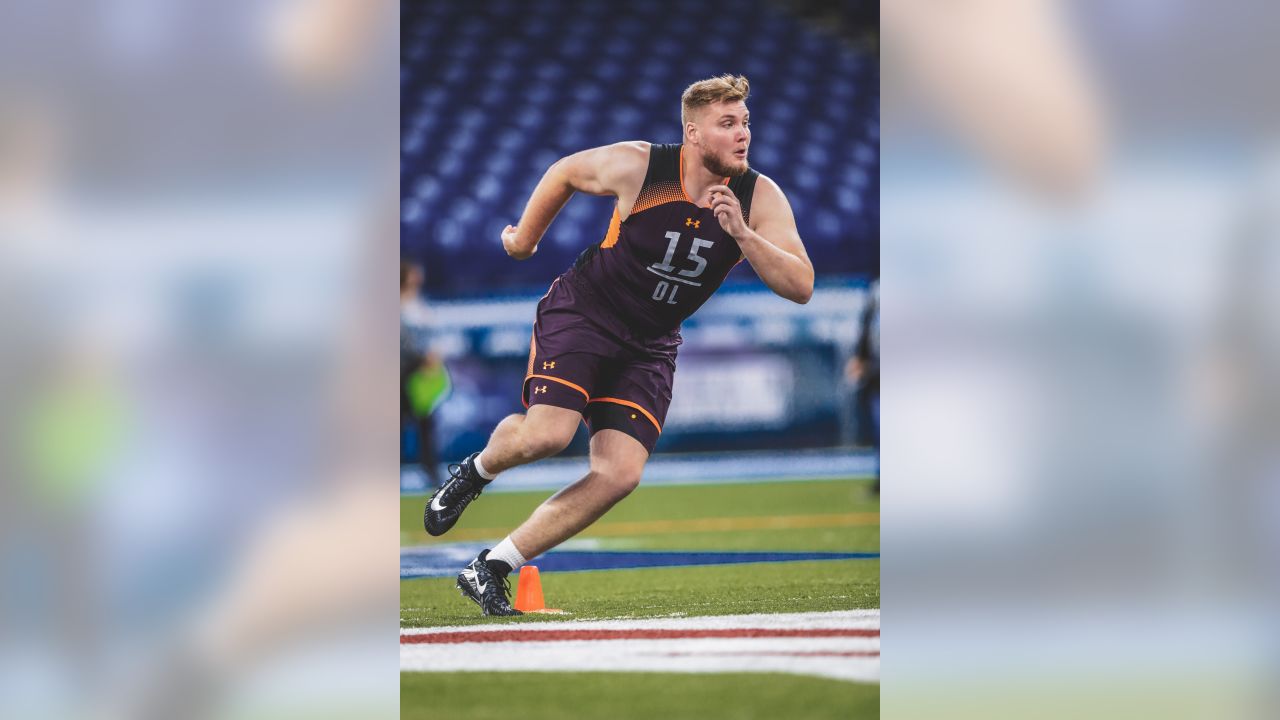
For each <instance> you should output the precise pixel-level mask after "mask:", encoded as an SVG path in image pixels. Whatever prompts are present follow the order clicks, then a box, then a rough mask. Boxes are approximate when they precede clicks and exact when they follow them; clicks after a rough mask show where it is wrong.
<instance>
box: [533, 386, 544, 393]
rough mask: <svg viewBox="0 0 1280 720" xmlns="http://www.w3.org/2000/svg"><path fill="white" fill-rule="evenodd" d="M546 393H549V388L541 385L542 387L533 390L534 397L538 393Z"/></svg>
mask: <svg viewBox="0 0 1280 720" xmlns="http://www.w3.org/2000/svg"><path fill="white" fill-rule="evenodd" d="M546 391H547V386H546V385H541V386H539V387H536V388H534V389H533V394H534V395H537V394H538V393H544V392H546Z"/></svg>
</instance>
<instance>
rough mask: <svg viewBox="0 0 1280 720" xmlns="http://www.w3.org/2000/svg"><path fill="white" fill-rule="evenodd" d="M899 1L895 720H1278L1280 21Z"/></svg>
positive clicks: (892, 44)
mask: <svg viewBox="0 0 1280 720" xmlns="http://www.w3.org/2000/svg"><path fill="white" fill-rule="evenodd" d="M942 5H943V4H939V3H934V2H929V1H927V0H894V1H893V2H883V3H881V12H882V13H883V17H882V22H883V40H884V59H885V79H886V83H885V93H886V98H887V102H886V104H885V109H884V127H885V129H886V130H885V136H884V155H885V161H884V164H883V166H882V181H883V191H884V194H883V201H882V208H881V209H882V233H883V248H884V275H883V278H882V282H883V288H884V292H883V302H884V316H883V325H884V328H885V332H884V334H883V347H884V361H885V363H886V366H887V367H888V368H890V371H889V372H888V373H886V375H885V379H886V384H885V388H884V395H885V398H886V400H887V411H886V412H885V415H884V428H883V429H884V438H885V440H884V445H883V467H884V470H885V472H886V478H887V482H886V486H885V491H884V505H883V510H882V512H883V528H884V529H883V543H884V548H885V550H884V552H885V558H886V562H885V564H884V571H883V580H884V604H885V608H886V612H885V641H884V642H885V645H884V647H885V650H884V684H883V695H882V699H883V705H882V708H883V712H884V717H895V718H897V717H906V718H926V717H930V718H931V717H940V716H945V717H950V718H977V717H981V718H993V717H1011V718H1012V717H1029V716H1034V717H1090V718H1104V717H1107V718H1110V717H1115V718H1133V717H1166V718H1171V717H1196V718H1228V717H1232V718H1234V717H1247V718H1267V717H1276V715H1277V712H1278V711H1280V709H1278V708H1277V704H1276V697H1275V690H1274V688H1275V682H1274V676H1275V673H1276V670H1277V665H1276V658H1277V651H1278V650H1280V646H1277V638H1278V637H1280V635H1278V634H1277V630H1278V629H1280V627H1278V626H1277V623H1276V620H1277V617H1276V613H1275V609H1276V608H1277V607H1280V604H1278V603H1277V597H1276V593H1275V588H1276V568H1277V564H1276V560H1275V557H1276V552H1277V550H1278V549H1280V545H1278V544H1277V537H1278V536H1277V533H1276V531H1275V528H1276V527H1278V526H1280V525H1278V524H1277V520H1278V519H1280V493H1278V492H1277V487H1276V482H1275V480H1276V469H1277V467H1280V464H1278V462H1277V461H1278V460H1280V457H1277V449H1278V448H1280V443H1278V442H1277V433H1276V430H1277V404H1276V400H1277V397H1276V388H1277V383H1276V382H1275V371H1276V368H1277V367H1280V354H1277V349H1280V344H1277V339H1278V335H1277V329H1278V328H1280V318H1278V317H1277V311H1278V309H1280V307H1278V306H1277V302H1276V301H1277V295H1276V292H1275V287H1277V282H1276V281H1277V280H1280V249H1278V247H1277V243H1276V238H1277V219H1280V216H1277V210H1276V209H1277V207H1280V205H1277V199H1280V195H1278V194H1277V191H1278V190H1280V184H1277V181H1278V180H1280V172H1277V171H1278V170H1280V165H1277V162H1276V161H1277V159H1280V154H1277V152H1276V148H1277V144H1276V141H1277V130H1280V123H1278V121H1280V116H1278V114H1277V110H1278V109H1280V103H1278V102H1277V97H1276V92H1275V90H1274V86H1275V83H1274V82H1272V81H1271V80H1270V79H1269V71H1270V70H1269V69H1270V68H1271V67H1273V66H1274V65H1275V63H1276V61H1277V60H1278V59H1280V57H1277V49H1276V47H1277V46H1276V44H1275V42H1274V38H1275V36H1276V31H1277V29H1280V7H1278V6H1276V5H1275V4H1274V3H1265V2H1228V3H1196V2H1186V1H1169V2H1110V1H1107V0H1088V1H1080V2H1070V3H1068V2H1054V1H1052V0H975V1H973V2H965V3H951V4H945V5H947V7H945V8H944V7H942Z"/></svg>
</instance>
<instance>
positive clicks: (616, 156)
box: [605, 140, 651, 175]
mask: <svg viewBox="0 0 1280 720" xmlns="http://www.w3.org/2000/svg"><path fill="white" fill-rule="evenodd" d="M650 147H651V145H650V143H647V142H645V141H644V140H626V141H624V142H619V143H614V144H612V145H606V146H605V148H606V149H607V150H608V156H609V164H610V165H612V166H613V168H611V169H613V170H614V171H615V172H616V173H618V174H620V175H621V174H625V175H631V174H634V173H636V172H639V173H641V174H642V175H643V173H645V172H647V171H648V169H649V148H650Z"/></svg>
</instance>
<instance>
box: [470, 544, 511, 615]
mask: <svg viewBox="0 0 1280 720" xmlns="http://www.w3.org/2000/svg"><path fill="white" fill-rule="evenodd" d="M488 555H489V551H488V550H485V551H484V552H482V553H480V556H479V557H477V558H476V559H475V560H472V561H471V564H470V565H468V566H466V567H465V568H463V570H462V572H460V573H458V589H459V590H461V591H462V595H463V597H467V598H471V599H472V600H474V601H475V603H476V604H477V605H479V606H480V610H481V611H483V612H484V614H485V615H496V616H505V615H523V614H524V613H522V612H520V611H519V610H516V609H515V608H513V607H511V601H510V597H511V581H510V580H508V579H507V578H506V577H505V576H503V577H499V576H498V575H496V574H494V572H493V571H492V570H490V569H489V565H488V564H487V563H485V558H486V557H487V556H488Z"/></svg>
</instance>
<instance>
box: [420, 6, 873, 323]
mask: <svg viewBox="0 0 1280 720" xmlns="http://www.w3.org/2000/svg"><path fill="white" fill-rule="evenodd" d="M401 7H402V8H403V9H402V13H403V16H402V18H401V33H402V40H401V48H402V49H401V52H402V53H403V55H402V62H401V73H402V74H401V79H400V82H401V93H400V97H401V116H402V120H401V128H400V130H401V143H402V145H401V243H402V246H403V251H404V253H405V254H406V255H407V256H409V257H412V258H414V259H415V260H417V261H419V262H422V263H423V265H424V266H425V268H426V271H427V281H426V292H427V294H428V295H429V296H431V297H433V298H445V297H448V298H454V297H462V296H485V295H490V294H492V293H495V292H499V293H502V292H510V291H517V292H518V291H528V292H535V291H536V292H538V293H539V294H541V292H542V291H543V290H545V288H546V285H547V284H548V282H549V281H550V278H553V277H555V276H556V275H557V274H559V273H560V272H562V271H563V270H564V269H565V268H566V267H568V265H569V264H570V263H571V262H572V260H573V259H574V258H575V257H576V256H577V255H578V253H579V252H581V251H582V249H583V248H584V247H586V246H587V245H589V244H592V243H596V242H599V241H600V239H601V238H602V237H603V236H604V231H605V229H606V228H607V227H608V224H609V216H610V213H611V212H612V207H613V205H612V203H613V201H612V199H611V198H596V197H589V196H577V197H575V198H574V199H573V200H572V201H570V203H569V205H568V206H567V207H565V209H564V210H563V211H562V212H561V214H560V216H559V217H558V218H557V219H556V221H555V223H554V224H553V225H552V227H551V229H550V231H549V232H548V237H547V238H546V239H545V240H544V242H543V244H542V246H541V247H540V248H539V251H538V254H537V255H536V256H534V257H533V258H531V259H530V260H528V261H527V262H525V263H513V262H510V261H509V260H508V259H507V258H506V256H505V254H504V253H503V251H502V247H501V245H500V244H499V243H498V241H497V239H498V234H499V232H500V231H501V230H502V227H503V226H504V225H506V224H507V223H511V224H515V223H516V221H517V220H518V219H519V217H520V212H521V210H523V208H524V203H525V201H526V200H527V199H528V195H529V192H530V191H531V190H532V189H533V186H534V185H535V184H537V181H538V179H539V178H540V177H541V176H542V173H543V172H545V171H546V169H547V167H548V166H550V165H551V163H552V162H554V161H555V160H557V159H559V158H560V157H562V156H564V155H567V154H569V153H572V152H576V151H578V150H582V149H585V148H588V147H594V146H598V145H605V144H608V143H613V142H618V141H620V140H632V139H639V140H651V141H654V142H679V140H680V116H679V112H680V104H679V97H680V93H681V91H683V90H684V88H685V86H687V85H688V84H689V83H690V82H692V81H694V80H698V79H701V78H703V77H709V76H711V75H717V74H721V73H725V72H732V73H743V74H745V75H747V77H748V78H750V80H751V94H752V101H751V103H750V105H751V108H752V124H753V130H754V134H753V138H752V145H751V163H752V165H753V166H754V167H755V168H756V169H758V170H760V171H761V172H763V173H765V174H766V175H768V176H770V177H772V178H773V179H774V180H776V181H777V182H778V184H779V185H780V186H781V187H782V188H783V189H784V190H785V191H786V193H787V197H788V199H789V200H790V201H791V205H792V208H793V210H794V211H795V215H796V222H797V225H798V226H799V229H800V234H801V236H802V237H803V238H804V240H805V244H806V246H807V248H808V251H809V254H810V256H811V257H812V258H813V261H814V266H815V267H816V268H818V270H819V272H820V273H822V274H833V275H864V276H865V275H868V274H870V273H872V272H874V271H875V269H876V268H877V266H878V230H877V228H878V223H879V179H878V178H879V163H880V159H879V150H878V148H879V132H880V130H879V77H880V69H879V62H878V60H877V57H876V54H875V53H874V52H865V51H859V49H858V48H857V47H856V46H855V45H854V44H853V43H852V42H851V41H849V40H848V39H845V38H844V37H842V36H841V35H839V34H837V33H836V32H833V31H831V30H822V31H820V30H817V29H811V27H810V26H809V25H807V24H806V23H804V22H803V21H801V20H800V19H798V18H797V17H794V16H792V15H790V14H788V13H787V12H786V11H784V10H783V9H781V8H779V7H777V6H775V5H773V4H770V3H768V2H763V1H762V0H753V1H748V2H742V3H735V4H734V5H733V7H732V12H725V10H724V7H723V6H720V5H717V4H715V3H711V2H705V1H702V0H696V1H693V2H686V1H684V0H681V1H680V2H676V1H674V0H667V1H665V2H652V3H624V4H613V3H598V2H570V1H568V0H547V1H544V2H538V3H536V4H534V3H523V2H517V1H515V0H499V1H498V2H492V3H459V2H405V3H403V4H402V6H401ZM813 27H814V28H816V27H827V26H826V25H823V26H813ZM743 276H747V277H750V269H749V268H748V267H747V266H746V265H745V264H744V265H742V266H740V267H739V269H738V270H737V271H736V273H735V275H734V276H733V277H731V279H733V278H740V277H743Z"/></svg>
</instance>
